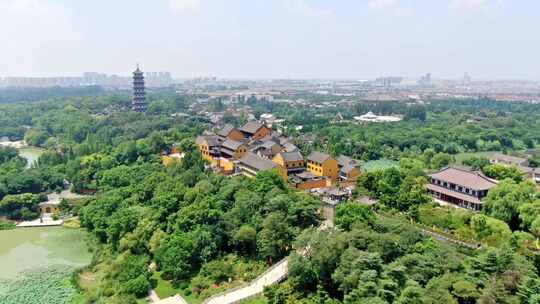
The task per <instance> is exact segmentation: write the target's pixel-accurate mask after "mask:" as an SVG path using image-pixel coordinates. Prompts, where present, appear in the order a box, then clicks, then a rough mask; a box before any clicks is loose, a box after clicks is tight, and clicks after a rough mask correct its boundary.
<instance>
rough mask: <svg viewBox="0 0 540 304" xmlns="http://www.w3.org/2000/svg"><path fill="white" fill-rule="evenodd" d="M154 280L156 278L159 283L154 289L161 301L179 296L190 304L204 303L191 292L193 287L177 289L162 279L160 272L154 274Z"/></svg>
mask: <svg viewBox="0 0 540 304" xmlns="http://www.w3.org/2000/svg"><path fill="white" fill-rule="evenodd" d="M152 278H154V279H155V280H156V282H157V285H156V288H154V290H155V291H156V293H157V294H158V296H159V298H160V299H165V298H168V297H172V296H174V295H177V294H178V295H180V296H182V297H183V298H184V299H185V300H186V301H187V302H188V303H189V304H200V303H202V300H201V299H199V298H197V297H196V296H194V295H193V294H192V293H191V292H190V291H191V285H187V286H186V288H185V289H182V288H176V287H174V286H173V284H172V283H171V282H170V281H166V280H164V279H162V278H161V275H160V273H159V272H154V274H153V275H152Z"/></svg>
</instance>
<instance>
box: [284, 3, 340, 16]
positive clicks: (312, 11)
mask: <svg viewBox="0 0 540 304" xmlns="http://www.w3.org/2000/svg"><path fill="white" fill-rule="evenodd" d="M284 4H285V7H286V8H287V9H288V10H289V11H291V12H295V13H298V14H302V15H304V16H306V17H326V16H329V15H332V14H333V13H334V12H333V11H332V10H330V9H320V8H315V7H313V6H311V5H309V4H308V3H307V1H306V0H284Z"/></svg>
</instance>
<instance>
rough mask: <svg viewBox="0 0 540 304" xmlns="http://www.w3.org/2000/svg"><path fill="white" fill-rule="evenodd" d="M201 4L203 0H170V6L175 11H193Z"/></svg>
mask: <svg viewBox="0 0 540 304" xmlns="http://www.w3.org/2000/svg"><path fill="white" fill-rule="evenodd" d="M200 4H201V0H169V6H170V8H171V10H172V11H173V12H174V13H184V12H188V11H193V10H195V9H197V8H198V7H199V5H200Z"/></svg>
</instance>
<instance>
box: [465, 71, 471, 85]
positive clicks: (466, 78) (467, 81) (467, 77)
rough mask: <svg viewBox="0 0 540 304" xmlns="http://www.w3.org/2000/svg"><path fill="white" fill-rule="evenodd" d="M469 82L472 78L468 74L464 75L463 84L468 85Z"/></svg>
mask: <svg viewBox="0 0 540 304" xmlns="http://www.w3.org/2000/svg"><path fill="white" fill-rule="evenodd" d="M471 81H472V78H471V76H469V73H465V75H463V83H464V84H469V83H471Z"/></svg>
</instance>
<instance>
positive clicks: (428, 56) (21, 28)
mask: <svg viewBox="0 0 540 304" xmlns="http://www.w3.org/2000/svg"><path fill="white" fill-rule="evenodd" d="M434 2H435V1H427V0H417V1H413V0H366V1H363V0H360V1H341V2H339V3H328V2H325V1H322V0H313V1H309V0H280V1H272V2H270V1H264V0H257V1H243V0H232V1H227V2H226V3H225V1H217V0H156V1H152V2H150V1H143V0H138V1H127V0H119V1H115V2H114V3H110V2H107V1H104V0H98V1H94V2H92V3H91V4H90V3H71V2H69V1H67V0H42V1H39V0H3V1H1V2H0V34H1V36H2V37H5V41H9V42H10V43H9V44H7V45H5V46H4V48H3V51H2V54H3V56H2V57H1V59H0V66H2V71H0V77H15V76H17V77H53V76H80V75H82V74H83V73H84V72H85V71H99V72H100V73H107V74H117V75H128V74H129V71H131V70H132V68H133V66H134V62H141V63H143V64H144V66H145V70H148V71H170V72H171V73H172V74H173V75H174V77H175V78H180V79H182V78H194V77H203V76H217V77H220V78H230V79H246V78H255V79H272V78H285V79H300V78H303V79H371V78H376V77H381V76H391V75H396V76H403V77H411V78H419V77H421V76H422V75H424V74H426V73H432V74H433V77H434V78H451V79H458V78H461V77H463V75H464V73H465V72H467V73H469V75H471V77H472V78H473V79H482V80H488V79H492V80H498V79H522V80H536V81H538V80H540V67H539V65H538V63H537V60H536V57H537V55H536V54H538V53H540V41H538V39H534V38H533V37H532V36H531V34H530V33H529V32H530V31H529V30H528V29H532V28H535V27H537V26H540V21H539V20H538V19H537V18H536V16H535V14H534V12H535V11H538V9H540V3H532V2H530V1H529V2H528V3H523V2H520V3H516V2H515V1H513V2H511V1H501V0H441V1H436V3H434Z"/></svg>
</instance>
